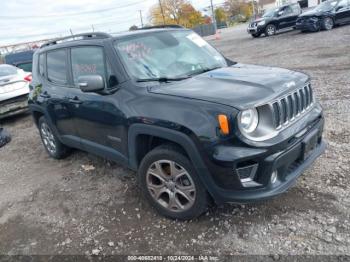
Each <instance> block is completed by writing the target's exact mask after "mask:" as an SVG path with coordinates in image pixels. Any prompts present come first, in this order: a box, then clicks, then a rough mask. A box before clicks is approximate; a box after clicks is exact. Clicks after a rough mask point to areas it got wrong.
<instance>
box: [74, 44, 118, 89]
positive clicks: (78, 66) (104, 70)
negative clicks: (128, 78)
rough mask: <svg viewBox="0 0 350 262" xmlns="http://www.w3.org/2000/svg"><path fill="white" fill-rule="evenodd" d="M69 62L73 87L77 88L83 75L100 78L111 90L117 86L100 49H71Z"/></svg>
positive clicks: (90, 47)
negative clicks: (98, 76)
mask: <svg viewBox="0 0 350 262" xmlns="http://www.w3.org/2000/svg"><path fill="white" fill-rule="evenodd" d="M71 61H72V73H73V81H74V85H75V86H78V78H79V77H80V76H84V75H100V76H102V77H103V78H104V79H105V83H106V85H107V87H109V88H113V87H114V86H115V85H116V84H117V81H116V77H115V76H113V74H112V71H111V69H110V66H109V64H108V63H107V61H106V59H105V55H104V52H103V48H102V47H98V46H89V47H77V48H72V49H71Z"/></svg>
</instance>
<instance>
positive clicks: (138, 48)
mask: <svg viewBox="0 0 350 262" xmlns="http://www.w3.org/2000/svg"><path fill="white" fill-rule="evenodd" d="M119 50H121V51H123V52H125V53H126V54H128V57H129V58H130V59H142V58H144V57H146V56H147V55H149V53H150V52H151V48H149V47H147V46H145V45H144V44H143V43H129V44H127V45H123V46H120V47H119Z"/></svg>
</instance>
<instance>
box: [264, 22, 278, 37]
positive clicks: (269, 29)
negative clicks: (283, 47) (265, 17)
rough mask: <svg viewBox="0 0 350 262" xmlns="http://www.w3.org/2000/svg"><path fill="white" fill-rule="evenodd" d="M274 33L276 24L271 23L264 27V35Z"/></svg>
mask: <svg viewBox="0 0 350 262" xmlns="http://www.w3.org/2000/svg"><path fill="white" fill-rule="evenodd" d="M274 34H276V26H275V25H273V24H269V25H267V26H266V29H265V35H266V36H272V35H274Z"/></svg>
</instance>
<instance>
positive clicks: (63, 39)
mask: <svg viewBox="0 0 350 262" xmlns="http://www.w3.org/2000/svg"><path fill="white" fill-rule="evenodd" d="M176 30H188V29H185V28H183V27H179V26H156V27H147V28H142V29H138V30H132V31H125V32H118V33H112V34H107V33H103V32H91V33H83V34H77V35H71V36H66V37H61V38H56V39H54V40H51V41H49V42H47V43H45V44H43V45H42V46H41V47H40V48H44V47H49V46H54V45H58V44H61V43H67V42H71V41H82V40H96V39H108V38H110V39H118V38H122V37H127V36H133V35H142V34H150V33H155V32H162V31H176Z"/></svg>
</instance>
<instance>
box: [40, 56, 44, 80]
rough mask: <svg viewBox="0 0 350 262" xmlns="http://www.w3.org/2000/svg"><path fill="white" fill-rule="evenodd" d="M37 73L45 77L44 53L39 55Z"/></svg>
mask: <svg viewBox="0 0 350 262" xmlns="http://www.w3.org/2000/svg"><path fill="white" fill-rule="evenodd" d="M39 75H40V76H41V77H45V55H44V54H40V55H39Z"/></svg>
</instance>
